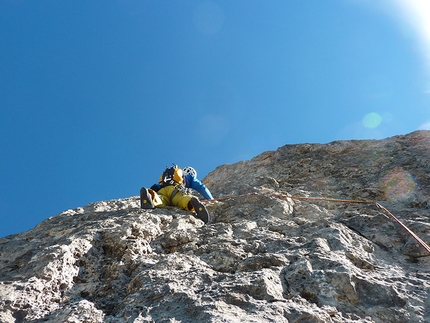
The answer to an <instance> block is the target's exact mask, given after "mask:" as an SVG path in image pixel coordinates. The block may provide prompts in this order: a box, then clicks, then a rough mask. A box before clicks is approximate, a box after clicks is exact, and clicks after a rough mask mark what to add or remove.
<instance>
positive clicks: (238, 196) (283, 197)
mask: <svg viewBox="0 0 430 323" xmlns="http://www.w3.org/2000/svg"><path fill="white" fill-rule="evenodd" d="M253 195H260V196H266V197H275V198H279V199H283V200H286V199H292V200H306V201H326V202H337V203H350V204H367V205H374V206H376V207H377V208H379V209H381V210H382V211H383V212H384V213H385V214H387V215H389V216H390V217H391V218H392V219H394V221H396V222H397V223H398V224H400V226H401V227H402V228H403V229H405V230H406V232H407V233H408V234H410V235H411V236H412V237H413V238H414V239H415V240H416V241H417V242H418V243H419V244H420V245H421V246H422V247H423V248H424V249H425V250H426V251H427V252H428V253H429V254H430V247H429V246H428V245H427V244H426V243H425V242H424V241H423V240H421V238H420V237H418V236H417V235H416V234H415V233H414V232H413V231H412V230H411V229H409V228H408V227H407V226H406V225H405V224H403V223H402V222H401V221H400V220H399V219H398V218H396V217H395V216H394V215H393V214H392V213H391V212H390V211H388V209H387V208H385V207H384V206H382V205H381V204H379V203H377V202H374V201H364V200H345V199H334V198H327V197H306V196H297V195H286V194H279V193H247V194H241V195H232V196H224V197H219V198H214V199H213V200H205V201H204V202H215V201H225V200H231V199H236V198H242V197H247V196H253Z"/></svg>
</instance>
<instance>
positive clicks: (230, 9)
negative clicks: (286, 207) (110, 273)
mask: <svg viewBox="0 0 430 323" xmlns="http://www.w3.org/2000/svg"><path fill="white" fill-rule="evenodd" d="M429 11H430V10H429V6H428V5H427V4H426V1H422V0H408V1H406V0H405V1H402V0H392V1H384V0H375V1H367V0H331V1H321V0H306V1H295V0H282V1H281V0H279V1H276V0H273V1H266V0H264V1H263V0H249V1H239V0H238V1H231V0H225V1H222V0H212V1H193V0H184V1H173V0H172V1H168V0H166V1H156V0H140V1H138V0H116V1H99V0H94V1H47V0H41V1H29V0H28V1H27V0H0V84H1V86H0V148H1V158H0V169H1V178H0V193H1V194H0V237H2V236H6V235H9V234H14V233H19V232H22V231H26V230H29V229H31V228H32V227H34V226H35V225H36V224H38V223H39V222H40V221H42V220H44V219H46V218H48V217H50V216H53V215H56V214H58V213H60V212H62V211H65V210H67V209H73V208H76V207H79V206H84V205H86V204H88V203H90V202H96V201H101V200H109V199H116V198H123V197H130V196H134V195H137V194H138V192H139V189H140V188H141V187H142V186H150V185H152V184H153V183H154V182H155V181H157V179H158V176H159V174H160V172H161V171H162V170H163V168H164V167H165V166H167V165H171V164H172V163H177V164H179V165H180V166H187V165H191V166H194V167H195V168H196V169H197V171H198V173H199V177H200V178H201V179H202V178H204V176H206V175H207V174H208V173H209V172H211V171H213V170H214V169H215V168H216V167H217V166H219V165H222V164H231V163H235V162H238V161H240V160H245V159H250V158H252V157H254V156H256V155H258V154H260V153H262V152H264V151H268V150H276V149H277V148H278V147H281V146H283V145H286V144H299V143H327V142H331V141H333V140H346V139H381V138H386V137H390V136H393V135H399V134H405V133H409V132H412V131H415V130H417V129H429V123H430V105H429V103H430V99H429V95H430V94H429V93H430V77H429V71H430V69H429V62H430V60H429V57H430V56H429V53H430V50H429V48H430V46H429V44H430V28H429V27H428V26H427V25H426V24H427V23H426V21H430V19H427V18H429V17H430V15H429Z"/></svg>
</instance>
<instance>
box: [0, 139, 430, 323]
mask: <svg viewBox="0 0 430 323" xmlns="http://www.w3.org/2000/svg"><path fill="white" fill-rule="evenodd" d="M429 157H430V132H429V131H417V132H413V133H411V134H408V135H404V136H395V137H392V138H387V139H384V140H360V141H336V142H332V143H328V144H300V145H286V146H283V147H280V148H279V149H278V150H276V151H269V152H264V153H262V154H261V155H259V156H256V157H255V158H253V159H251V160H248V161H242V162H239V163H236V164H232V165H222V166H219V167H217V168H216V169H215V170H214V171H212V172H211V173H210V174H208V176H207V177H206V178H205V179H204V182H205V184H206V185H207V186H208V187H209V188H210V189H211V191H212V192H213V194H214V196H216V197H218V198H220V199H219V200H218V201H212V202H206V205H207V208H208V210H209V212H210V213H211V215H212V217H213V220H212V223H210V224H209V225H205V224H204V223H203V222H202V221H201V220H199V219H197V218H195V217H194V216H193V215H192V214H191V213H188V212H186V211H183V210H181V209H178V208H170V207H169V208H165V209H154V210H142V209H140V208H139V200H138V197H137V196H133V197H130V198H123V199H118V200H111V201H101V202H96V203H91V204H89V205H87V206H84V207H79V208H76V209H74V210H67V211H65V212H63V213H61V214H59V215H57V216H54V217H51V218H49V219H47V220H45V221H43V222H41V223H40V224H39V225H37V226H36V227H35V228H34V229H32V230H29V231H27V232H23V233H20V234H17V235H12V236H8V237H4V238H2V239H0V322H5V323H9V322H14V323H19V322H48V323H49V322H135V323H139V322H183V323H185V322H214V323H215V322H366V323H367V322H369V323H370V322H375V323H380V322H399V323H400V322H430V297H429V293H430V269H429V268H430V266H429V265H430V254H429V253H428V252H427V251H426V250H425V249H424V248H423V247H422V246H421V245H420V244H419V243H418V242H417V241H416V240H415V239H414V238H412V237H411V236H410V235H409V234H408V232H406V230H404V228H402V227H401V226H400V225H399V224H398V223H397V222H395V221H394V220H393V219H392V218H390V217H389V216H387V214H386V213H384V212H383V210H382V209H379V208H378V207H376V206H375V204H373V202H378V203H380V204H381V205H383V206H384V207H386V208H387V209H388V210H390V212H392V214H394V215H395V216H396V217H397V218H398V219H399V220H400V221H401V222H402V223H404V224H405V225H407V226H408V227H409V228H410V229H411V230H412V231H413V232H415V233H416V234H417V235H418V236H419V237H420V238H421V239H422V240H423V241H424V242H425V243H427V244H429V243H430V210H429V205H430V204H429V198H428V196H429V193H430V192H429V190H430V185H429V184H430V163H429V159H430V158H429ZM306 197H311V198H319V199H309V200H307V199H305V198H306ZM327 198H328V199H327ZM341 200H342V201H341ZM346 200H347V201H346ZM350 200H353V201H357V200H359V201H365V202H369V203H368V204H366V203H363V204H361V203H355V202H348V201H350Z"/></svg>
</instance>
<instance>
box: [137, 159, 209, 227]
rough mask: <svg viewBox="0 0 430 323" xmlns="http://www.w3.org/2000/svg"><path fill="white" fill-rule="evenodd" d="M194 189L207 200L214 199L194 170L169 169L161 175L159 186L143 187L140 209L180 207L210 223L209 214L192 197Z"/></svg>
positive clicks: (172, 167) (174, 167) (173, 167)
mask: <svg viewBox="0 0 430 323" xmlns="http://www.w3.org/2000/svg"><path fill="white" fill-rule="evenodd" d="M192 189H194V190H196V191H197V192H199V193H200V194H201V195H202V196H203V197H204V198H205V199H207V200H212V199H213V197H212V194H211V192H210V191H209V189H208V188H207V187H206V185H205V184H203V183H202V182H201V181H200V180H198V179H197V172H196V170H195V169H194V168H192V167H190V166H187V167H185V168H184V169H183V170H182V169H181V168H179V167H178V166H177V165H173V166H170V167H167V168H166V169H165V171H164V172H163V174H161V176H160V180H159V182H158V184H154V185H152V186H151V188H150V189H147V188H145V187H142V189H141V190H140V207H141V208H142V209H153V208H155V207H160V208H161V207H165V206H170V205H173V206H179V207H181V208H183V209H184V210H186V211H190V212H193V211H194V212H195V213H196V215H197V218H199V219H200V220H202V221H203V222H204V223H208V222H209V213H208V211H207V210H206V207H205V206H204V205H203V204H202V202H200V201H199V199H198V198H197V197H195V196H193V195H191V193H192Z"/></svg>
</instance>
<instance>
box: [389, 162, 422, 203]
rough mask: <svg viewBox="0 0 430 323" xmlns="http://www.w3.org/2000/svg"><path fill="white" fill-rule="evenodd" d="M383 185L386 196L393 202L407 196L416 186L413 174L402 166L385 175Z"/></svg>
mask: <svg viewBox="0 0 430 323" xmlns="http://www.w3.org/2000/svg"><path fill="white" fill-rule="evenodd" d="M381 185H382V189H383V191H384V192H385V196H386V197H387V199H388V200H389V201H391V202H393V201H399V200H403V199H405V198H407V197H408V196H409V195H410V194H411V193H413V191H414V190H415V187H416V183H415V180H414V178H413V177H412V175H411V174H409V173H408V172H407V171H405V170H403V169H401V168H396V169H394V170H392V171H391V172H390V173H388V174H387V175H385V176H384V178H383V179H382V181H381Z"/></svg>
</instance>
